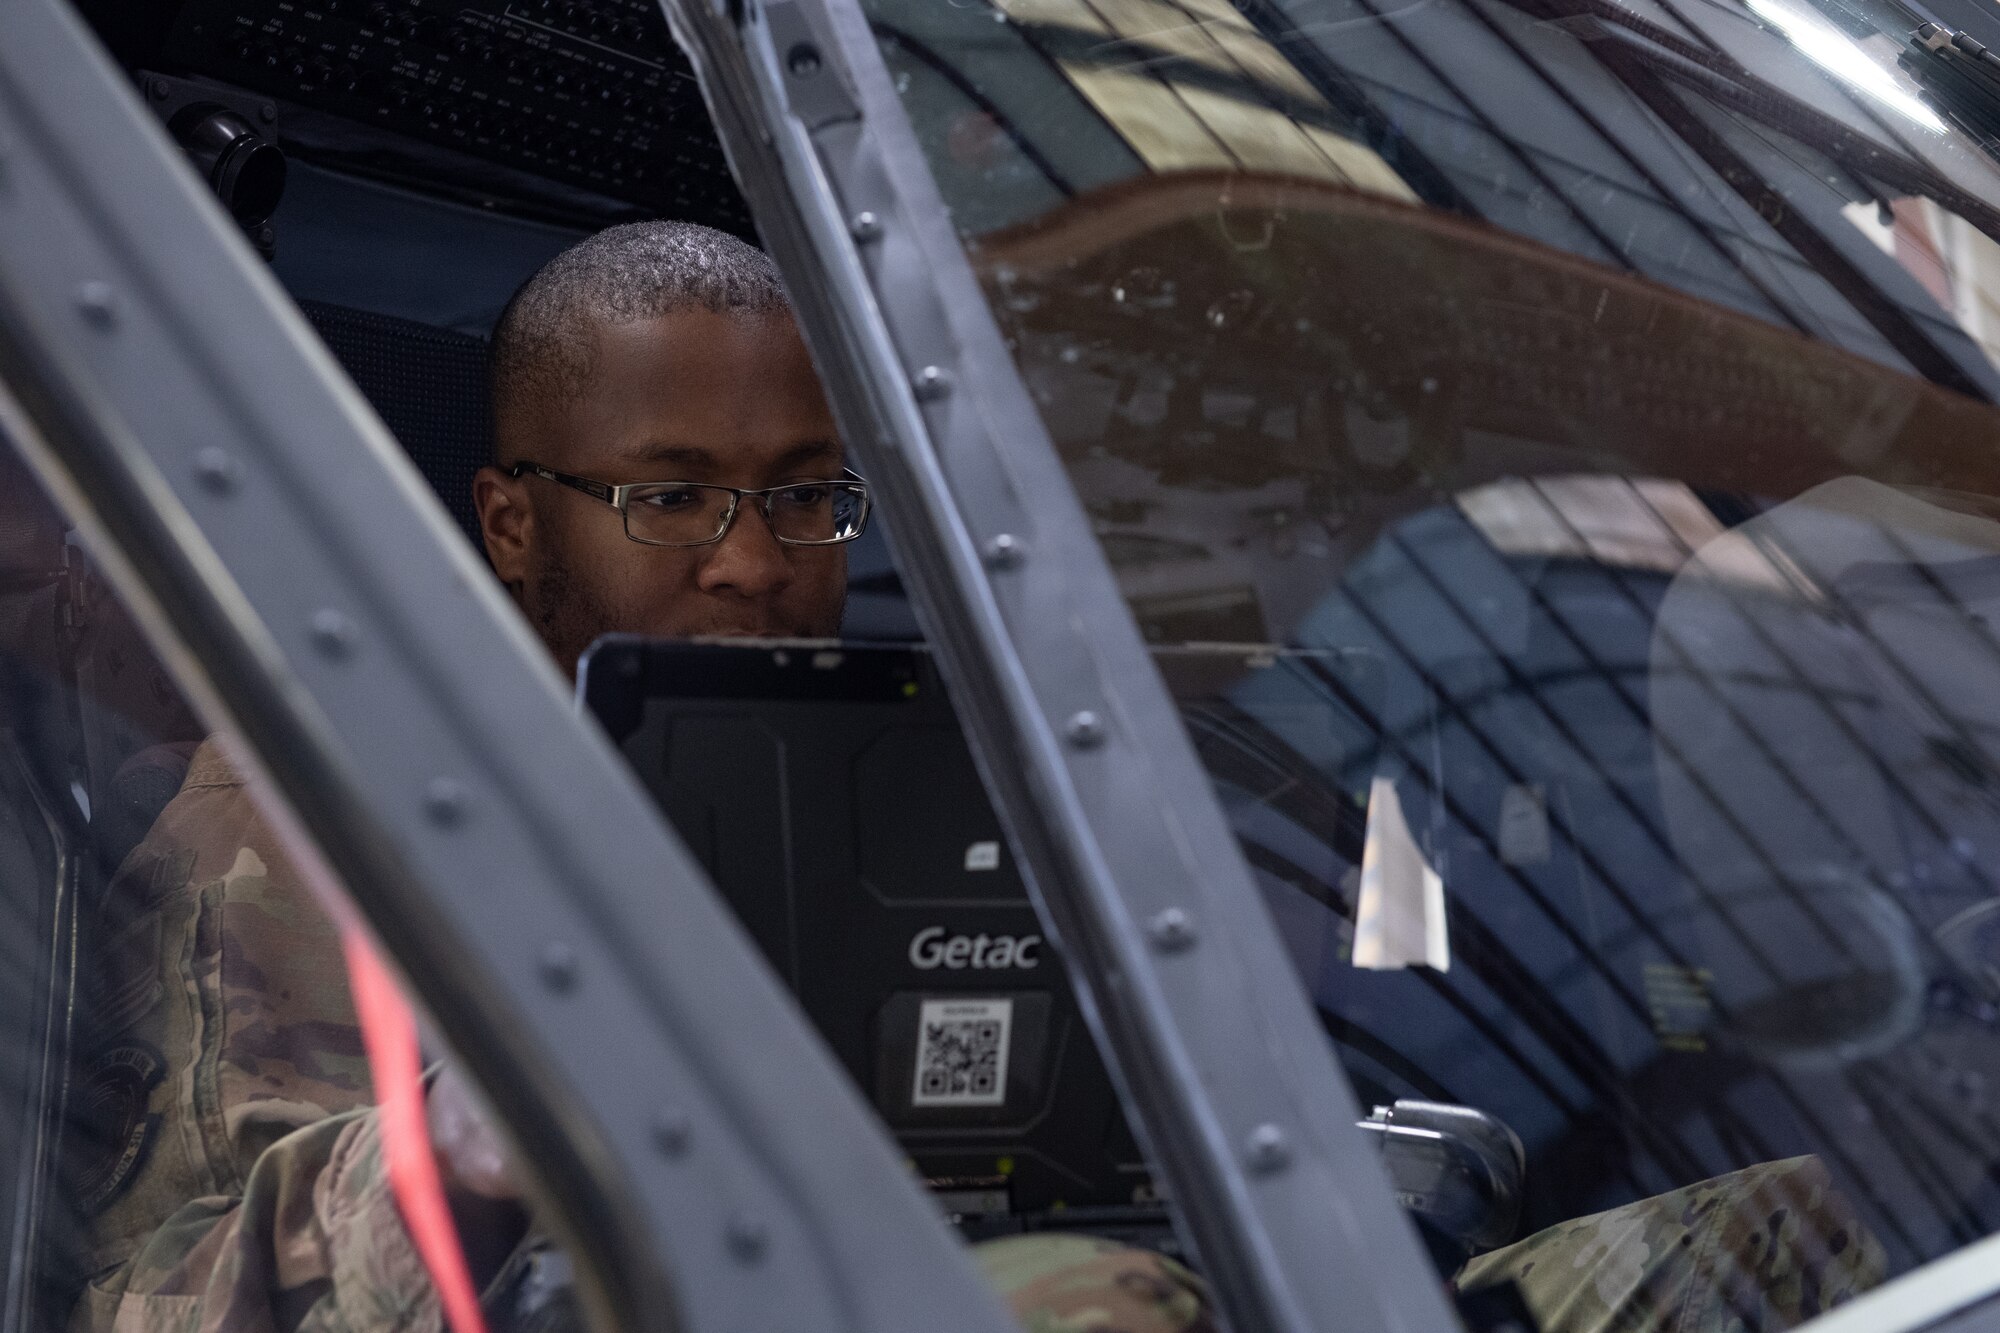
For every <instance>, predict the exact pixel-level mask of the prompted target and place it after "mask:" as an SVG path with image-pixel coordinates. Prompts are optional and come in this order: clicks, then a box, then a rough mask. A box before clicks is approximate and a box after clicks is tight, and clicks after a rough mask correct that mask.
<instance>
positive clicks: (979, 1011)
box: [911, 1000, 1014, 1106]
mask: <svg viewBox="0 0 2000 1333" xmlns="http://www.w3.org/2000/svg"><path fill="white" fill-rule="evenodd" d="M1013 1027H1014V1002H1013V1001H1012V1000H925V1001H924V1002H923V1004H922V1006H921V1007H920V1009H919V1012H918V1014H917V1080H916V1088H915V1090H914V1092H913V1094H912V1096H911V1101H912V1103H913V1104H914V1105H917V1106H999V1105H1002V1104H1003V1103H1005V1102H1006V1100H1007V1038H1008V1035H1009V1033H1011V1032H1012V1031H1013Z"/></svg>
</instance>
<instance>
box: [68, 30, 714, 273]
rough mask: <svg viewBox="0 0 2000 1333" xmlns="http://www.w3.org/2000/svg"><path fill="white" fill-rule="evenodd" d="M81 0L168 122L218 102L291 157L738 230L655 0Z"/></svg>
mask: <svg viewBox="0 0 2000 1333" xmlns="http://www.w3.org/2000/svg"><path fill="white" fill-rule="evenodd" d="M81 7H82V8H83V9H84V11H85V13H86V14H87V16H88V17H90V19H91V20H92V22H93V23H94V24H95V25H96V27H97V28H98V30H99V33H100V35H101V36H102V37H103V38H104V39H105V41H106V42H107V44H108V45H110V47H111V48H112V50H113V51H114V52H115V53H116V54H117V55H118V56H119V57H120V58H121V59H122V60H123V61H124V62H125V63H126V64H127V66H128V67H129V68H131V69H132V70H133V72H134V74H135V76H136V77H137V78H138V79H139V80H140V82H141V85H142V87H144V88H145V89H146V91H147V94H148V98H149V101H150V102H151V103H152V104H153V105H155V107H156V109H158V110H160V111H161V112H162V113H163V115H164V116H166V117H168V118H171V117H172V116H173V115H175V114H177V113H178V112H179V111H181V110H182V109H183V108H185V107H187V106H189V105H194V104H199V103H201V102H202V101H204V100H212V101H214V102H216V103H217V104H219V105H221V106H223V107H226V108H227V109H229V110H230V111H232V112H234V113H236V114H237V115H241V116H244V117H245V118H246V119H249V120H250V121H251V122H252V123H253V124H256V125H257V126H258V127H259V129H260V131H261V132H263V133H265V134H267V135H269V136H270V137H271V138H272V139H274V140H275V142H277V144H278V145H279V146H280V147H282V148H283V149H284V150H285V151H286V152H287V153H290V154H293V155H296V156H299V157H302V158H306V159H308V160H315V161H319V162H321V163H324V164H327V165H332V166H336V167H339V168H342V169H344V170H348V171H353V172H358V173H361V174H364V175H369V176H374V177H377V178H386V179H390V180H395V181H400V182H403V183H406V184H412V185H416V186H419V187H421V188H423V189H425V190H428V191H431V192H434V193H444V194H448V195H453V196H457V197H461V198H469V199H472V200H474V201H476V202H479V203H481V204H483V205H486V206H490V207H496V208H502V209H506V210H508V211H515V212H522V213H527V214H531V215H539V216H545V217H552V218H560V219H564V220H568V221H574V222H577V223H581V224H585V225H601V224H603V223H605V222H609V221H614V220H617V219H619V218H621V217H636V216H640V215H658V216H668V217H675V218H683V219H686V220H689V221H695V222H702V223H706V224H708V225H711V226H716V227H721V228H723V229H725V230H729V231H734V232H738V233H740V234H744V235H748V234H750V222H749V217H748V214H747V212H746V210H745V209H744V207H743V204H742V202H741V200H740V198H739V197H738V195H737V193H736V189H735V187H734V185H733V184H732V183H731V181H730V179H729V174H728V168H727V166H726V164H725V163H724V161H723V157H722V151H721V149H720V147H719V146H718V145H717V143H716V141H715V138H714V135H713V133H712V132H711V131H710V129H709V127H708V120H707V114H706V111H705V109H704V108H703V106H702V103H701V95H700V91H699V89H698V88H697V87H696V85H695V82H694V78H693V75H692V74H691V72H690V71H689V69H688V67H687V64H686V62H685V61H684V60H683V59H682V58H681V56H680V53H679V52H678V51H677V50H676V49H675V47H674V45H673V42H672V40H671V38H670V37H669V35H668V32H667V27H666V22H665V19H664V18H663V17H662V15H661V13H660V10H659V7H658V6H657V5H655V4H650V3H648V0H495V2H492V3H475V4H471V5H461V4H458V3H451V4H445V3H438V2H437V0H317V2H316V3H297V2H295V0H185V3H182V4H180V5H179V6H178V7H176V6H173V5H171V4H168V5H159V6H152V5H129V4H125V3H123V2H122V0H86V3H84V4H83V5H82V6H81Z"/></svg>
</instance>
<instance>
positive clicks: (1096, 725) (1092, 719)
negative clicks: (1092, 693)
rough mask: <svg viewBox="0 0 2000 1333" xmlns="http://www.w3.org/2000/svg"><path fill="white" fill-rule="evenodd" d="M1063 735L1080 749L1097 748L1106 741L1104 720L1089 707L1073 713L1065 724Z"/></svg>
mask: <svg viewBox="0 0 2000 1333" xmlns="http://www.w3.org/2000/svg"><path fill="white" fill-rule="evenodd" d="M1063 735H1065V736H1067V737H1069V743H1070V744H1071V745H1074V746H1075V747H1076V748H1077V749H1079V750H1090V749H1095V748H1096V747H1097V746H1099V745H1102V744H1103V743H1104V720H1103V719H1102V718H1100V717H1098V715H1097V714H1095V713H1093V712H1091V711H1090V710H1089V709H1088V708H1086V709H1084V710H1083V711H1082V712H1079V713H1072V714H1071V715H1070V719H1069V721H1068V722H1067V723H1065V724H1064V725H1063Z"/></svg>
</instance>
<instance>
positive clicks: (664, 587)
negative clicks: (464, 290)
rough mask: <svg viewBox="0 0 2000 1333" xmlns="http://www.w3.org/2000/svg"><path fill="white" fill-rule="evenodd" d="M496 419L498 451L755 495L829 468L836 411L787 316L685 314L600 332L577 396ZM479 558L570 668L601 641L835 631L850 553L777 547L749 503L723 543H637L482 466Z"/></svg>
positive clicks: (558, 499) (613, 513)
mask: <svg viewBox="0 0 2000 1333" xmlns="http://www.w3.org/2000/svg"><path fill="white" fill-rule="evenodd" d="M506 416H507V417H508V419H507V420H503V421H496V422H495V423H494V428H495V431H496V433H497V435H498V440H499V445H500V456H501V457H502V458H503V459H505V460H507V461H509V462H512V461H514V460H517V459H518V460H526V461H531V462H535V463H540V464H542V465H543V466H544V467H548V468H552V469H554V470H556V471H558V472H567V473H572V474H574V475H576V476H581V477H589V478H591V479H592V480H594V481H604V482H610V483H613V484H623V483H626V482H637V481H698V482H707V483H710V484H712V485H719V486H735V487H741V488H744V489H756V488H761V487H766V486H777V485H781V484H784V483H786V482H794V481H823V480H828V479H833V478H838V477H839V476H840V475H841V465H842V452H841V448H840V442H839V439H838V437H837V436H836V435H835V432H834V425H833V416H832V413H831V412H829V411H828V409H827V405H826V398H825V396H824V395H823V394H822V393H821V392H820V387H819V380H818V377H817V376H815V375H814V374H813V368H812V362H811V361H810V360H809V359H808V357H807V355H806V349H805V343H804V342H803V341H802V340H801V339H800V337H799V333H798V329H797V328H796V327H795V326H794V324H793V323H792V321H791V319H790V318H789V317H787V316H784V315H777V316H765V315H744V314H717V313H714V312H712V311H708V310H702V309H695V310H688V311H681V312H677V313H675V314H672V315H668V316H666V317H664V318H661V319H654V320H642V321H638V322H635V323H630V324H617V325H609V324H606V325H599V326H598V327H597V329H596V357H595V360H594V373H593V375H592V376H591V380H590V383H589V385H588V386H587V387H586V388H585V389H584V391H583V392H582V393H581V394H579V395H577V396H576V397H575V399H574V400H573V401H570V402H566V403H550V404H543V405H539V406H535V405H531V406H528V407H525V408H521V409H519V410H516V411H512V412H509V413H507V414H506ZM473 490H474V499H475V501H476V502H477V504H478V506H479V514H480V523H481V526H482V528H483V529H484V531H485V537H486V549H487V553H488V555H489V556H490V557H491V559H492V561H493V566H494V569H495V570H496V571H497V572H498V573H499V575H500V579H501V581H502V582H503V583H505V584H506V585H507V586H508V588H509V589H510V590H512V591H513V593H514V595H515V597H516V598H517V599H518V600H519V601H520V603H521V607H522V609H523V610H524V611H526V612H527V614H528V617H529V619H530V620H531V621H532V622H533V623H534V625H535V628H536V629H537V630H539V631H540V632H541V635H542V637H543V639H544V640H545V641H546V642H547V643H548V646H549V650H550V651H551V652H552V653H554V654H555V656H556V660H557V661H558V662H560V663H561V664H562V666H563V668H564V669H565V670H567V671H570V672H572V673H574V671H575V669H576V659H577V656H578V654H580V653H581V652H582V651H583V650H584V648H586V647H588V646H589V644H590V642H591V640H592V639H594V638H596V637H597V636H598V635H600V634H604V633H608V632H612V631H621V632H625V633H633V634H649V635H659V636H676V637H677V636H687V635H696V634H742V635H760V636H772V635H785V636H801V637H825V636H831V635H834V634H837V633H838V632H839V630H840V613H841V607H842V604H843V602H844V600H845V598H846V591H847V554H846V551H845V549H844V548H843V547H839V546H818V547H810V546H786V545H782V544H781V543H779V542H778V540H777V539H776V538H775V537H773V536H772V535H771V530H770V528H769V526H768V525H767V524H766V522H765V518H764V513H763V510H762V509H761V507H759V506H758V505H757V504H755V503H753V502H750V501H745V502H744V503H743V504H741V505H740V506H739V507H738V509H737V513H736V518H735V521H734V522H733V523H732V524H731V525H730V529H729V533H728V535H727V536H725V537H724V538H723V539H722V540H721V541H719V542H714V543H711V544H710V545H707V546H691V547H659V546H644V545H641V544H639V543H637V542H633V541H629V540H627V539H626V537H625V531H624V527H623V525H622V524H621V523H620V521H619V515H618V511H617V510H615V509H613V508H612V507H611V506H610V505H608V504H605V503H604V502H603V501H601V500H597V499H594V498H593V497H591V496H588V495H585V494H583V493H581V492H579V491H576V490H572V489H570V488H568V487H565V486H560V485H558V484H556V483H555V482H552V481H548V480H545V479H543V478H539V477H533V476H522V477H518V478H510V477H508V476H506V475H505V474H504V473H502V472H501V471H499V470H498V469H496V468H486V469H483V470H482V471H481V472H480V474H479V478H478V480H477V482H476V483H475V484H474V488H473Z"/></svg>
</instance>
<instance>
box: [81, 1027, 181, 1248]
mask: <svg viewBox="0 0 2000 1333" xmlns="http://www.w3.org/2000/svg"><path fill="white" fill-rule="evenodd" d="M166 1072H167V1062H166V1061H165V1060H163V1059H162V1058H161V1057H160V1053H159V1052H158V1051H156V1050H154V1049H153V1048H152V1047H151V1046H148V1045H146V1044H145V1043H144V1042H138V1041H126V1042H119V1043H117V1044H116V1045H113V1046H106V1047H103V1048H102V1049H100V1050H98V1051H97V1052H96V1053H94V1054H93V1055H91V1056H90V1057H89V1058H88V1059H86V1060H85V1061H84V1063H83V1067H82V1068H81V1069H80V1070H79V1071H78V1078H77V1087H76V1088H75V1090H74V1091H73V1092H72V1094H71V1095H72V1097H73V1098H74V1100H73V1102H72V1103H71V1105H72V1108H73V1120H72V1128H73V1130H74V1132H75V1133H76V1142H77V1154H76V1161H77V1164H78V1169H77V1174H76V1191H77V1201H78V1202H79V1204H81V1205H82V1208H83V1211H84V1213H85V1214H86V1215H92V1214H96V1213H100V1212H102V1211H104V1209H105V1208H107V1207H109V1206H110V1204H111V1202H112V1200H114V1199H116V1198H117V1197H118V1196H119V1195H120V1194H123V1193H124V1192H125V1190H126V1188H127V1187H128V1186H130V1185H131V1183H132V1181H133V1179H134V1178H135V1177H136V1176H137V1175H138V1174H139V1168H140V1167H142V1166H144V1165H145V1164H146V1153H147V1151H148V1150H149V1149H151V1148H152V1146H153V1137H154V1135H155V1134H156V1133H157V1132H158V1130H159V1128H160V1117H159V1116H157V1115H155V1114H153V1112H152V1111H151V1110H150V1103H151V1101H152V1095H153V1089H154V1088H156V1087H158V1086H159V1085H160V1080H161V1079H162V1078H164V1077H165V1076H166Z"/></svg>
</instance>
